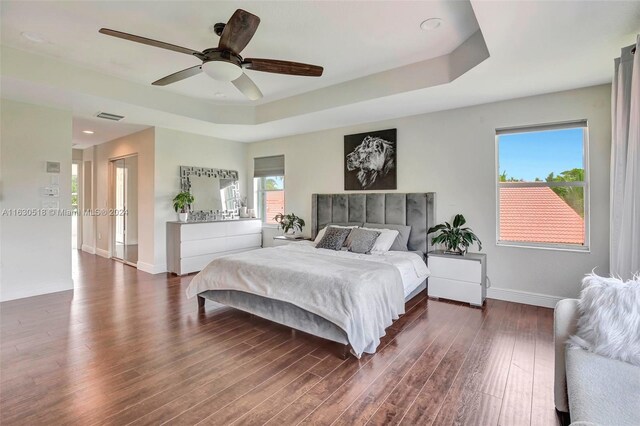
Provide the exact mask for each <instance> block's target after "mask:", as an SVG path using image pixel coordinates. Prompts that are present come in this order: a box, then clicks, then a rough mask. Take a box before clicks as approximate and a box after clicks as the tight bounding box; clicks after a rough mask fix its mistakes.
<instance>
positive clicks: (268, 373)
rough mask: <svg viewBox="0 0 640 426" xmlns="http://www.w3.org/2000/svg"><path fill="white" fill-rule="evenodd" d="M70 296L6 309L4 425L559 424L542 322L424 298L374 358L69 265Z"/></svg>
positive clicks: (496, 305) (524, 311)
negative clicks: (344, 356)
mask: <svg viewBox="0 0 640 426" xmlns="http://www.w3.org/2000/svg"><path fill="white" fill-rule="evenodd" d="M74 262H75V263H76V268H75V270H76V272H75V285H76V289H75V292H73V293H72V292H64V293H57V294H53V295H47V296H40V297H33V298H30V299H23V300H18V301H12V302H6V303H3V304H2V305H1V306H0V311H1V331H2V334H1V338H2V340H1V342H2V345H1V354H0V355H1V361H0V364H1V365H0V366H1V375H0V380H1V387H0V400H1V403H0V409H1V413H0V423H2V424H3V425H9V424H28V425H34V424H48V425H53V424H56V425H58V424H79V425H92V424H109V425H121V424H122V425H124V424H136V425H141V424H148V425H158V424H162V423H170V424H196V423H202V424H231V423H234V422H235V424H238V425H249V424H256V425H257V424H265V423H268V424H272V425H291V424H298V423H303V424H327V425H328V424H336V425H354V424H365V423H367V424H397V423H403V424H408V425H415V424H420V425H426V424H438V425H444V424H470V425H483V426H484V425H496V424H501V425H510V426H512V425H516V426H518V425H554V424H556V418H555V415H554V409H553V402H552V389H553V342H552V311H551V310H550V309H545V308H536V307H532V306H527V305H519V304H515V303H507V302H500V301H494V300H489V301H488V303H487V306H486V308H485V309H484V310H479V309H473V308H469V307H465V306H462V305H457V304H451V303H443V302H437V301H432V300H427V299H426V298H424V297H419V298H417V299H414V301H412V302H413V303H411V304H410V307H409V308H408V311H407V313H406V314H405V315H404V316H403V317H402V318H401V319H400V320H398V321H397V322H396V323H395V324H394V325H393V326H392V327H391V328H389V329H388V330H387V335H386V336H385V337H384V338H383V339H382V343H381V345H380V347H379V348H378V352H377V353H376V354H375V355H366V356H363V357H362V359H360V360H357V359H355V358H353V357H350V358H349V359H347V360H342V359H340V358H339V357H338V356H337V353H338V348H337V346H335V345H333V344H331V343H328V342H325V341H321V340H319V339H316V338H312V337H310V336H306V335H303V334H300V333H298V334H297V335H296V336H292V333H291V331H290V330H289V329H287V328H285V327H281V326H277V325H274V324H272V323H269V322H267V321H264V320H260V319H257V318H253V317H250V316H248V315H246V314H244V313H242V312H239V311H236V310H233V309H228V308H222V309H220V308H218V309H215V307H213V306H210V305H209V304H207V310H206V312H204V313H198V310H197V303H196V301H195V300H187V299H186V297H185V294H184V289H185V288H186V286H187V284H188V283H189V281H190V280H191V278H192V277H183V278H178V277H171V276H166V275H164V274H161V275H149V274H145V273H142V272H138V271H137V270H136V269H134V268H131V267H128V266H125V265H122V264H120V263H117V262H113V261H110V260H106V259H102V258H100V257H97V256H92V255H87V254H80V253H78V254H77V255H74Z"/></svg>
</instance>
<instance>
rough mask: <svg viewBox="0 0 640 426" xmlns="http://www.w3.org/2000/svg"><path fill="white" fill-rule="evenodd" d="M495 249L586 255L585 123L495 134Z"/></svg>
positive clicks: (587, 234)
mask: <svg viewBox="0 0 640 426" xmlns="http://www.w3.org/2000/svg"><path fill="white" fill-rule="evenodd" d="M496 144H497V163H498V165H497V166H498V167H497V187H498V194H497V197H496V198H497V203H498V206H497V207H498V208H497V212H498V218H497V222H498V229H497V239H498V244H499V245H516V246H529V247H539V248H556V249H570V250H571V249H573V250H588V249H589V202H588V197H589V190H588V189H589V186H588V176H589V174H588V169H587V166H588V165H587V158H588V155H587V149H588V128H587V122H586V121H579V122H571V123H560V124H553V125H543V126H533V127H525V128H512V129H500V130H497V131H496Z"/></svg>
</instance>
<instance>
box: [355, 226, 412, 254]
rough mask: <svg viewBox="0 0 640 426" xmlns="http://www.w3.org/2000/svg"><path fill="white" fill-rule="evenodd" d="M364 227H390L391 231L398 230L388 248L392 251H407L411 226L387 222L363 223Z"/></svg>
mask: <svg viewBox="0 0 640 426" xmlns="http://www.w3.org/2000/svg"><path fill="white" fill-rule="evenodd" d="M364 227H365V228H377V229H391V230H392V231H398V236H397V237H396V240H395V241H394V242H393V245H392V246H391V248H390V249H389V250H392V251H409V248H408V247H407V244H409V234H411V227H410V226H407V225H392V224H389V223H365V224H364Z"/></svg>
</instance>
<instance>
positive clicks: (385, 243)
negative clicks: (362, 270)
mask: <svg viewBox="0 0 640 426" xmlns="http://www.w3.org/2000/svg"><path fill="white" fill-rule="evenodd" d="M362 229H366V230H367V231H378V232H380V235H378V238H377V239H376V243H375V244H374V245H373V248H372V249H371V253H384V252H387V251H389V249H390V248H391V246H392V245H393V242H394V241H395V240H396V237H397V236H398V234H399V232H398V231H396V230H395V229H386V228H375V229H374V228H364V227H363V228H362Z"/></svg>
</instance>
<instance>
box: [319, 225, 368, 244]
mask: <svg viewBox="0 0 640 426" xmlns="http://www.w3.org/2000/svg"><path fill="white" fill-rule="evenodd" d="M330 226H333V227H335V228H349V229H353V228H357V227H359V226H360V224H354V225H351V224H348V225H338V224H334V223H329V224H327V226H325V227H324V228H322V229H321V230H320V231H318V235H316V239H315V240H313V242H314V243H315V244H318V243H319V242H320V240H321V239H322V237H324V232H325V231H326V230H327V228H328V227H330ZM348 242H350V240H349V237H347V240H346V241H345V246H346V245H347V243H348Z"/></svg>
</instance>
